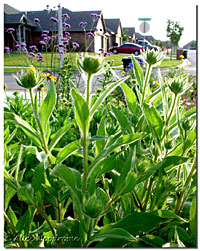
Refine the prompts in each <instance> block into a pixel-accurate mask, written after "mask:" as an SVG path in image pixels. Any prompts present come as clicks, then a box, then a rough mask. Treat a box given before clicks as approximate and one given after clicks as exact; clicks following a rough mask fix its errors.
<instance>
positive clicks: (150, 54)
mask: <svg viewBox="0 0 200 251" xmlns="http://www.w3.org/2000/svg"><path fill="white" fill-rule="evenodd" d="M142 55H143V57H144V60H145V61H146V63H147V64H149V65H155V64H158V63H161V61H162V60H163V58H164V54H163V53H162V52H160V51H155V50H153V49H152V50H149V49H148V48H147V50H146V51H145V52H143V53H142Z"/></svg>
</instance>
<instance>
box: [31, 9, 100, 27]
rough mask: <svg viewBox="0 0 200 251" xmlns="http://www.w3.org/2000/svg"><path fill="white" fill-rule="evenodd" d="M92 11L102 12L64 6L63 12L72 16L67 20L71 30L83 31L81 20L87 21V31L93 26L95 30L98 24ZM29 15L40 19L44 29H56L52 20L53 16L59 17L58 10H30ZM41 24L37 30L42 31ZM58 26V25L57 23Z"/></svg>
mask: <svg viewBox="0 0 200 251" xmlns="http://www.w3.org/2000/svg"><path fill="white" fill-rule="evenodd" d="M91 13H96V14H98V15H100V14H101V11H100V10H98V11H78V12H72V11H70V10H68V9H65V8H63V9H62V14H68V15H69V16H70V17H71V18H70V19H69V20H67V21H66V23H68V24H70V25H71V28H69V29H68V30H69V31H83V28H82V27H81V26H80V25H79V23H80V22H87V25H86V31H90V30H91V27H92V31H94V30H95V27H96V26H97V22H98V20H97V21H95V22H94V24H93V21H92V17H91V16H90V14H91ZM27 16H28V17H29V19H30V20H34V18H39V19H40V26H41V27H42V29H43V30H50V31H51V30H55V23H53V21H51V20H50V18H51V17H56V18H57V12H56V11H47V10H43V11H29V12H27ZM40 26H39V25H37V28H36V30H38V31H40V30H41V29H40ZM56 28H57V25H56Z"/></svg>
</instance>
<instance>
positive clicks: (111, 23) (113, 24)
mask: <svg viewBox="0 0 200 251" xmlns="http://www.w3.org/2000/svg"><path fill="white" fill-rule="evenodd" d="M104 20H105V23H106V28H107V31H108V32H114V33H117V32H118V28H119V25H120V19H119V18H112V19H104Z"/></svg>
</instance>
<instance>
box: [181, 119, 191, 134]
mask: <svg viewBox="0 0 200 251" xmlns="http://www.w3.org/2000/svg"><path fill="white" fill-rule="evenodd" d="M181 125H182V128H183V129H184V130H185V131H188V130H189V129H190V127H191V124H190V121H189V120H188V119H187V118H186V119H184V120H183V121H182V122H181Z"/></svg>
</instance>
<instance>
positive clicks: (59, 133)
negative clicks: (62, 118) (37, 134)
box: [49, 123, 72, 152]
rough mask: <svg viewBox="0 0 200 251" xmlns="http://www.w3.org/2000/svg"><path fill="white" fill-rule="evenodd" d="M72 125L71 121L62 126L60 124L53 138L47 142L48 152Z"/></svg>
mask: <svg viewBox="0 0 200 251" xmlns="http://www.w3.org/2000/svg"><path fill="white" fill-rule="evenodd" d="M71 126H72V123H67V124H65V125H64V126H62V127H61V128H60V129H59V130H58V131H57V133H56V134H55V136H54V137H53V139H52V140H51V143H50V144H49V152H51V151H52V150H53V148H54V147H55V146H56V144H57V143H58V142H59V140H60V139H61V138H62V137H63V135H64V134H65V133H66V132H67V131H68V130H69V128H70V127H71Z"/></svg>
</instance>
